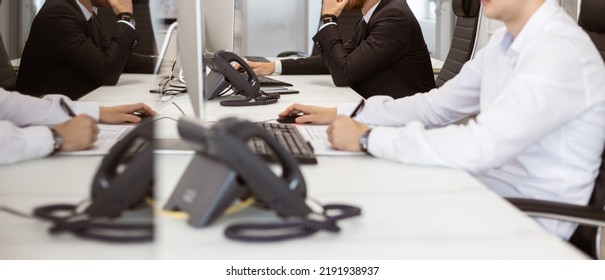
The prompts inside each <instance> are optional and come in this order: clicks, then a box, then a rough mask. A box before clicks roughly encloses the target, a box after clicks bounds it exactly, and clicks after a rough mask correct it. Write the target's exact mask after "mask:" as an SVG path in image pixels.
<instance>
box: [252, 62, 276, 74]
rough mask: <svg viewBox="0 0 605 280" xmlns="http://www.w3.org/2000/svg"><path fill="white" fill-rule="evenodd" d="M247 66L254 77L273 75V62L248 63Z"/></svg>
mask: <svg viewBox="0 0 605 280" xmlns="http://www.w3.org/2000/svg"><path fill="white" fill-rule="evenodd" d="M248 65H250V68H252V71H254V73H255V74H256V75H261V76H268V75H271V74H273V73H275V62H252V61H248Z"/></svg>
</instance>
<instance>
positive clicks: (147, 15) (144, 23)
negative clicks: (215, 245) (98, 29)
mask: <svg viewBox="0 0 605 280" xmlns="http://www.w3.org/2000/svg"><path fill="white" fill-rule="evenodd" d="M132 6H133V14H134V17H135V19H136V22H137V33H139V35H140V36H141V38H140V40H139V42H138V43H137V48H136V53H137V54H143V55H157V54H158V47H157V44H156V42H155V34H154V33H153V25H152V24H151V12H150V10H149V0H133V1H132ZM97 15H98V16H99V20H101V23H102V25H103V33H105V34H113V32H114V30H115V28H116V24H117V21H116V15H115V14H114V13H113V11H112V10H111V9H99V10H98V11H97Z"/></svg>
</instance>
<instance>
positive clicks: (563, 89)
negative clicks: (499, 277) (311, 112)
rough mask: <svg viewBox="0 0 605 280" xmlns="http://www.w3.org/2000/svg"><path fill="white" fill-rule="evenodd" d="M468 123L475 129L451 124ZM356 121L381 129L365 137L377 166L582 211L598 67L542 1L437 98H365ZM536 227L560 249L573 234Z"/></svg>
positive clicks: (549, 224)
mask: <svg viewBox="0 0 605 280" xmlns="http://www.w3.org/2000/svg"><path fill="white" fill-rule="evenodd" d="M351 110H352V106H351V105H350V104H347V105H343V106H340V107H339V110H338V111H339V114H348V112H350V111H351ZM475 113H479V114H478V116H477V118H476V121H475V120H472V121H470V122H469V123H468V124H467V125H455V124H452V123H454V122H456V121H457V120H459V119H461V118H463V117H465V116H468V115H471V114H475ZM358 120H359V121H362V122H364V123H367V124H371V125H378V126H379V127H376V128H374V129H373V130H372V132H371V133H370V137H369V151H370V153H371V154H373V155H375V156H377V157H382V158H387V159H392V160H396V161H400V162H403V163H411V164H422V165H436V166H448V167H454V168H460V169H464V170H466V171H468V172H470V173H472V174H474V175H475V176H476V177H477V178H478V179H479V180H481V181H482V182H483V183H484V184H485V185H487V186H488V187H490V188H492V189H493V190H495V191H496V192H498V193H499V194H501V195H503V196H510V197H527V198H536V199H543V200H552V201H561V202H567V203H574V204H582V205H586V204H587V202H588V200H589V198H590V195H591V192H592V189H593V186H594V180H595V177H596V175H597V173H598V169H599V165H600V162H601V153H602V151H603V144H604V143H605V64H604V63H603V60H602V58H601V56H600V55H599V53H598V52H597V50H596V48H595V46H594V45H593V43H592V42H591V41H590V39H589V37H588V36H587V35H586V34H585V33H584V32H583V31H582V30H581V29H580V27H578V25H577V24H576V23H575V22H574V21H573V20H572V19H571V18H570V17H569V16H567V14H566V13H565V12H564V11H563V9H561V8H560V7H559V6H558V5H557V4H555V3H553V2H551V1H547V2H545V4H543V5H542V6H541V7H540V8H539V9H538V10H537V11H536V12H535V13H534V15H533V16H532V17H531V18H530V19H529V21H528V22H527V24H526V25H525V26H524V27H523V30H522V31H521V32H520V34H519V35H518V36H517V37H516V38H513V37H512V36H511V34H510V33H508V32H507V31H506V30H505V29H502V30H499V31H498V32H497V33H496V34H494V36H493V38H491V40H490V42H489V43H488V45H487V46H486V47H485V48H484V49H482V50H481V51H480V52H479V53H478V54H477V56H476V58H475V59H474V60H471V61H469V62H468V63H466V64H465V65H464V67H463V68H462V70H461V71H460V74H458V75H457V76H456V77H455V78H453V79H452V80H450V81H449V82H448V83H446V84H445V85H443V86H442V87H441V88H439V89H433V90H431V91H430V92H428V93H425V94H416V95H414V96H411V97H409V98H402V99H398V100H393V99H392V98H390V97H385V96H376V97H372V98H370V99H369V100H368V101H367V102H366V105H365V108H364V109H363V110H362V111H361V113H360V114H358ZM538 222H540V223H541V224H542V225H543V226H544V227H545V228H546V229H547V230H548V231H550V232H552V233H556V234H557V235H559V236H561V237H563V238H565V239H568V238H569V237H570V236H571V234H572V233H573V231H574V230H575V226H576V225H575V224H572V223H566V222H559V221H555V220H547V219H538Z"/></svg>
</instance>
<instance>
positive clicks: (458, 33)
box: [435, 0, 481, 87]
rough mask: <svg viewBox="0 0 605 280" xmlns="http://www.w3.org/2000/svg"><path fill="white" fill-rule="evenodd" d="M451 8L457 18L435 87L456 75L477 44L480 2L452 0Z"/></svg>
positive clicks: (477, 0)
mask: <svg viewBox="0 0 605 280" xmlns="http://www.w3.org/2000/svg"><path fill="white" fill-rule="evenodd" d="M452 8H453V10H454V14H456V16H457V20H456V25H455V27H454V36H453V39H452V45H451V47H450V51H449V52H448V54H447V57H446V58H445V62H444V63H443V68H441V72H439V74H438V75H437V79H436V80H435V84H436V85H437V87H440V86H442V85H443V84H445V82H447V81H449V80H450V79H451V78H453V77H455V76H456V75H458V73H459V72H460V69H461V68H462V66H463V65H464V63H465V62H467V61H468V60H469V59H471V57H472V55H473V53H474V51H475V45H476V43H477V30H478V28H479V20H480V18H481V13H480V9H481V3H480V1H479V0H453V1H452Z"/></svg>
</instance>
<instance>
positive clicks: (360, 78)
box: [250, 0, 435, 98]
mask: <svg viewBox="0 0 605 280" xmlns="http://www.w3.org/2000/svg"><path fill="white" fill-rule="evenodd" d="M345 8H346V9H348V10H361V12H362V14H363V19H361V20H360V21H359V23H358V24H357V26H356V27H355V31H354V34H353V37H352V38H351V40H350V41H349V42H347V43H346V44H345V43H343V41H342V39H341V38H340V35H339V33H338V29H337V26H336V24H338V23H337V19H338V16H339V15H340V14H341V13H342V11H343V9H345ZM322 21H323V25H322V26H321V27H320V29H319V31H318V32H317V34H316V35H315V36H314V37H313V41H314V42H315V46H316V47H317V49H318V50H319V53H320V55H317V56H311V57H309V58H303V59H296V60H294V59H287V60H282V61H281V63H280V62H279V61H276V62H272V63H255V62H250V65H251V66H252V67H253V68H254V70H255V72H256V73H257V74H260V75H270V74H273V73H274V72H276V73H281V74H297V75H300V74H331V75H332V80H333V81H334V84H335V85H337V86H350V87H351V88H352V89H354V90H355V91H356V92H357V93H359V94H361V95H362V96H363V97H366V98H367V97H370V96H373V95H390V96H392V97H394V98H398V97H404V96H408V95H412V94H414V93H417V92H426V91H428V90H430V89H432V88H435V80H434V76H433V70H432V65H431V60H430V56H429V52H428V49H427V46H426V43H425V42H424V38H423V36H422V31H421V30H420V25H419V24H418V21H417V20H416V18H415V17H414V14H413V13H412V11H411V10H410V8H409V6H408V5H407V2H406V1H405V0H324V1H323V8H322ZM280 64H281V65H280ZM280 68H281V69H280ZM276 69H277V71H276ZM280 70H281V71H280Z"/></svg>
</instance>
